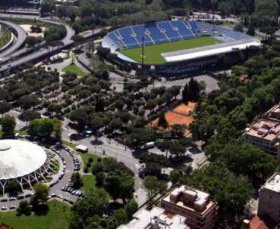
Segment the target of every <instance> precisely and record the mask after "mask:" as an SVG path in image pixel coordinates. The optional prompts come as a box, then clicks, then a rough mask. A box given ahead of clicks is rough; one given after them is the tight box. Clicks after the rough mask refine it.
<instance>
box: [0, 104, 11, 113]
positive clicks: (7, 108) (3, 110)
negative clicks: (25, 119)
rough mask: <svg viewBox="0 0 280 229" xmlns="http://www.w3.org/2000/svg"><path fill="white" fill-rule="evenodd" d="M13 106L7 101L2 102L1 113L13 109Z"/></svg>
mask: <svg viewBox="0 0 280 229" xmlns="http://www.w3.org/2000/svg"><path fill="white" fill-rule="evenodd" d="M11 108H12V106H11V105H10V104H9V103H7V102H0V114H4V113H6V112H8V111H9V110H11Z"/></svg>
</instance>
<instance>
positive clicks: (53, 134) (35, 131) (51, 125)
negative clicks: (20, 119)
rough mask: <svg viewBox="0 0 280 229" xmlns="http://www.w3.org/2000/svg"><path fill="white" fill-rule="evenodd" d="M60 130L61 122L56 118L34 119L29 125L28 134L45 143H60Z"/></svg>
mask: <svg viewBox="0 0 280 229" xmlns="http://www.w3.org/2000/svg"><path fill="white" fill-rule="evenodd" d="M61 128H62V127H61V121H60V120H58V119H56V118H54V119H50V118H45V119H35V120H33V121H31V122H30V124H29V128H28V133H29V134H30V136H31V137H38V138H40V139H45V140H46V141H47V142H53V141H60V138H61Z"/></svg>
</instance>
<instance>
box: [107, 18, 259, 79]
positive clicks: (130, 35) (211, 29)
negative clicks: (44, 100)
mask: <svg viewBox="0 0 280 229" xmlns="http://www.w3.org/2000/svg"><path fill="white" fill-rule="evenodd" d="M102 46H103V47H104V48H109V49H110V52H111V53H112V54H115V55H114V56H116V57H117V58H115V59H114V62H115V63H117V64H122V65H127V66H130V67H132V68H134V69H135V68H136V69H137V68H142V66H143V68H144V69H145V70H146V71H154V72H157V73H159V72H166V70H168V71H171V72H175V71H176V72H178V71H179V72H180V71H182V72H189V71H190V72H191V71H195V70H199V69H201V68H205V67H206V68H208V67H211V66H212V67H215V66H214V65H217V64H218V63H217V62H218V59H217V57H219V56H221V55H225V56H226V57H229V58H228V59H229V62H230V63H231V64H234V63H235V62H238V57H236V56H237V55H236V54H238V55H240V51H241V52H243V51H246V50H248V49H250V47H259V46H261V42H260V41H259V40H257V39H256V38H254V37H251V36H249V35H247V34H244V33H241V32H237V31H234V30H232V29H231V28H228V27H224V26H218V25H215V24H210V23H206V22H200V21H188V20H174V21H161V22H156V21H150V22H146V23H145V24H142V25H135V26H127V27H123V28H118V29H116V30H113V31H111V32H109V33H108V34H107V35H106V36H105V37H104V38H103V40H102ZM182 63H184V65H183V66H182ZM170 66H173V67H174V68H173V69H171V70H170V68H169V67H170Z"/></svg>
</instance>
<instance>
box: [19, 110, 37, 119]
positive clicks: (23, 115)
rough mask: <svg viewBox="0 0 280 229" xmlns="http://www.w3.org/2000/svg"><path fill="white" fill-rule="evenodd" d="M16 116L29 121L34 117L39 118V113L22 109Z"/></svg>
mask: <svg viewBox="0 0 280 229" xmlns="http://www.w3.org/2000/svg"><path fill="white" fill-rule="evenodd" d="M18 118H19V119H20V120H22V121H25V122H29V121H32V120H34V119H38V118H41V114H40V113H39V112H36V111H33V110H24V111H23V112H22V113H21V114H20V115H19V116H18Z"/></svg>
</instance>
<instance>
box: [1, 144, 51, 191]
mask: <svg viewBox="0 0 280 229" xmlns="http://www.w3.org/2000/svg"><path fill="white" fill-rule="evenodd" d="M52 156H53V155H51V153H49V152H47V151H46V150H45V149H44V148H43V147H41V146H39V145H37V144H35V143H32V142H29V141H25V140H15V139H9V140H0V187H1V188H2V191H3V194H4V193H5V188H6V185H7V183H8V182H9V181H10V180H15V181H17V183H18V184H19V185H20V187H21V189H22V190H23V189H24V187H25V186H29V187H31V188H32V184H33V183H36V182H38V181H40V180H44V181H45V182H47V179H46V176H47V175H50V174H51V171H52V168H51V164H52V161H51V158H52Z"/></svg>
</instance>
